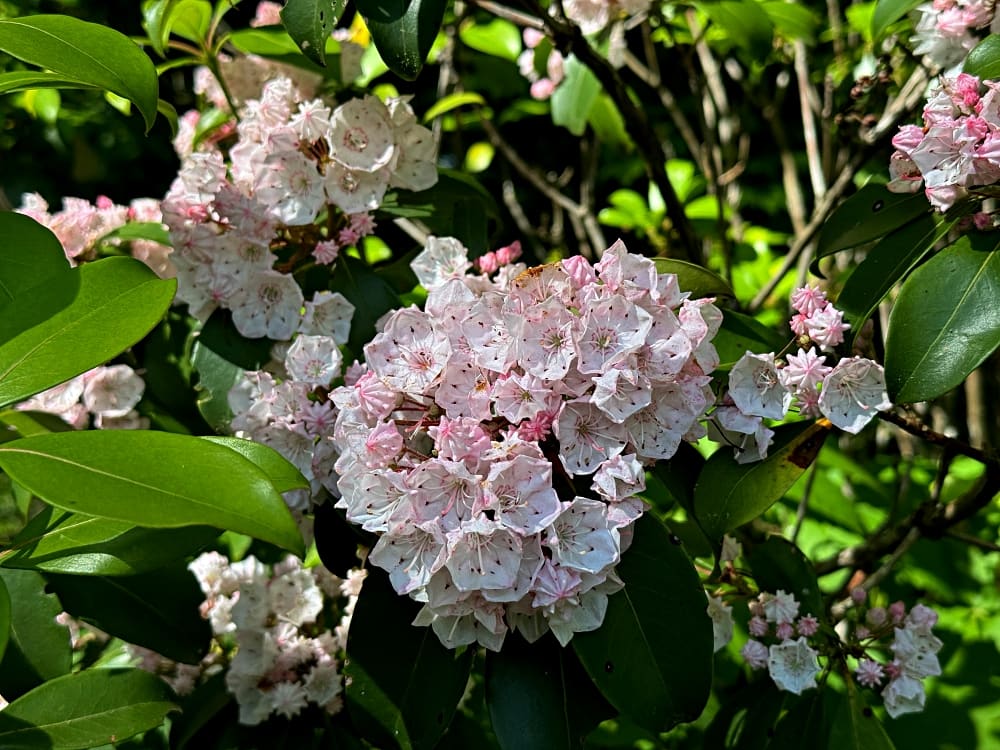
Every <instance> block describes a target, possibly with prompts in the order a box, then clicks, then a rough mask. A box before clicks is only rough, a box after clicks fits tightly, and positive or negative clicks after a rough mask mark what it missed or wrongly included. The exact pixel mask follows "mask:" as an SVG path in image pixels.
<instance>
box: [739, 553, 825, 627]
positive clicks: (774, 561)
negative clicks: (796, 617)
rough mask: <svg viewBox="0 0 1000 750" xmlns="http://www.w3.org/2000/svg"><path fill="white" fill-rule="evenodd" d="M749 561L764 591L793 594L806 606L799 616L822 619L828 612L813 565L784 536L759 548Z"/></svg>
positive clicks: (760, 587)
mask: <svg viewBox="0 0 1000 750" xmlns="http://www.w3.org/2000/svg"><path fill="white" fill-rule="evenodd" d="M747 559H748V561H749V563H750V568H751V569H752V570H753V577H754V580H755V581H756V582H757V586H758V588H759V589H760V590H761V591H770V592H771V593H774V592H776V591H778V590H779V589H780V590H782V591H786V592H788V593H790V594H795V598H796V599H797V600H798V602H799V603H800V604H801V605H802V606H801V607H800V608H799V614H801V615H805V614H811V615H813V616H814V617H818V618H822V617H823V616H824V613H825V612H826V607H824V606H823V597H822V596H821V595H820V590H819V582H818V581H817V580H816V571H815V570H813V566H812V563H811V562H809V560H808V559H807V558H806V556H805V555H804V554H802V550H800V549H799V548H798V547H796V546H795V545H794V544H793V543H792V542H790V541H788V540H787V539H783V538H782V537H780V536H771V537H769V538H768V539H767V541H765V542H764V543H763V544H755V545H754V546H753V548H752V549H751V550H750V552H749V554H748V556H747Z"/></svg>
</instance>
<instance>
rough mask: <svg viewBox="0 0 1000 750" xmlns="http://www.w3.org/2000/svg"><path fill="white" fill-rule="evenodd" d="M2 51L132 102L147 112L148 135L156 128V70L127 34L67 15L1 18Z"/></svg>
mask: <svg viewBox="0 0 1000 750" xmlns="http://www.w3.org/2000/svg"><path fill="white" fill-rule="evenodd" d="M0 50H2V51H4V52H6V53H7V54H9V55H12V56H13V57H16V58H18V59H19V60H24V61H25V62H27V63H31V64H32V65H37V66H38V67H40V68H46V69H47V70H50V71H52V72H53V73H57V74H60V75H64V76H68V77H69V78H72V79H75V80H78V81H81V82H83V83H86V84H89V85H92V86H96V87H97V88H102V89H107V90H108V91H111V92H112V93H115V94H117V95H118V96H121V97H124V98H125V99H128V100H129V101H131V102H133V103H134V104H135V106H136V107H137V108H138V110H139V112H140V113H141V114H142V117H143V119H144V120H145V122H146V131H147V132H148V131H149V130H150V128H152V127H153V122H154V121H155V120H156V103H157V100H158V99H159V81H157V78H156V68H155V67H154V66H153V62H152V60H150V59H149V57H147V56H146V54H145V53H144V52H143V51H142V50H141V49H139V47H138V46H137V45H136V44H135V42H133V41H132V40H131V39H129V38H128V37H127V36H125V35H124V34H122V33H120V32H118V31H115V30H114V29H112V28H109V27H107V26H102V25H100V24H96V23H88V22H86V21H81V20H79V19H78V18H72V17H71V16H66V15H41V16H21V17H20V18H8V19H5V20H0Z"/></svg>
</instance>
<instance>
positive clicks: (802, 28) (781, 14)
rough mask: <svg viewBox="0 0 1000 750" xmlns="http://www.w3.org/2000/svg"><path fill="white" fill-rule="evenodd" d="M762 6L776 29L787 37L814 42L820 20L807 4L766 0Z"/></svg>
mask: <svg viewBox="0 0 1000 750" xmlns="http://www.w3.org/2000/svg"><path fill="white" fill-rule="evenodd" d="M760 7H761V8H763V9H764V12H765V13H767V17H768V18H769V19H771V23H773V24H774V30H775V31H776V32H777V33H778V34H780V35H781V36H783V37H785V38H786V39H792V40H796V39H801V40H802V41H804V42H812V41H814V38H815V36H816V31H817V30H818V28H819V25H820V21H819V18H818V17H817V16H816V14H815V13H814V12H813V11H812V9H811V8H809V7H808V6H806V5H799V4H797V3H786V2H785V1H784V0H764V2H762V3H761V4H760Z"/></svg>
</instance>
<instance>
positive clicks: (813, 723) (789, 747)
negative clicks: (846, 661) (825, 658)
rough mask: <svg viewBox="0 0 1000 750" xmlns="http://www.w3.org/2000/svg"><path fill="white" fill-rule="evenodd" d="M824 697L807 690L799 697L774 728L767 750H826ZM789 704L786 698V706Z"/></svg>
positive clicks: (816, 691)
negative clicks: (804, 748)
mask: <svg viewBox="0 0 1000 750" xmlns="http://www.w3.org/2000/svg"><path fill="white" fill-rule="evenodd" d="M831 692H832V691H831ZM826 693H827V691H825V690H808V691H806V692H805V693H804V694H803V695H802V696H800V697H799V698H798V699H797V700H796V701H795V703H793V704H792V705H791V706H790V707H789V708H788V711H787V712H786V713H785V715H784V716H782V717H781V720H780V721H779V722H778V723H777V725H776V726H775V727H774V736H773V737H771V741H770V742H769V743H768V744H767V750H799V749H800V748H802V747H808V748H809V750H826V749H827V747H828V744H827V743H828V741H829V738H830V727H829V722H828V717H827V714H826V708H825V704H826ZM838 699H839V696H838ZM791 700H792V698H791V696H789V697H788V698H787V699H786V703H788V702H789V701H791Z"/></svg>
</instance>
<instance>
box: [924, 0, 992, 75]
mask: <svg viewBox="0 0 1000 750" xmlns="http://www.w3.org/2000/svg"><path fill="white" fill-rule="evenodd" d="M993 6H994V3H993V2H990V0H934V2H930V3H924V4H923V5H921V6H919V7H918V8H917V11H919V13H920V19H919V20H918V21H917V26H916V33H915V34H914V35H913V37H911V39H910V41H911V42H912V43H913V45H914V48H913V54H915V55H923V56H924V57H925V59H926V60H927V62H929V63H930V64H932V65H936V66H938V67H941V68H948V67H951V66H953V65H957V64H958V63H960V62H962V60H964V59H965V57H966V55H968V54H969V52H970V51H971V50H972V48H973V47H975V46H976V43H977V42H978V41H979V37H978V36H977V35H976V34H975V32H976V31H977V30H978V29H982V28H984V27H986V26H988V25H989V24H990V21H992V20H993V12H994V8H993Z"/></svg>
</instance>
